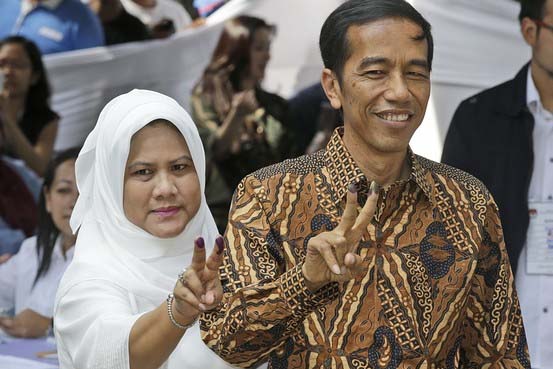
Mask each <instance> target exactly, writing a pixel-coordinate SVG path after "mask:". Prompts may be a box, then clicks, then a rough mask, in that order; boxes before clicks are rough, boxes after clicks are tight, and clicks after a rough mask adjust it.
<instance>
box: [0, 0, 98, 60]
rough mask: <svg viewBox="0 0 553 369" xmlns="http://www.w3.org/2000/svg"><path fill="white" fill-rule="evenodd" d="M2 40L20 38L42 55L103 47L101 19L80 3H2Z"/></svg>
mask: <svg viewBox="0 0 553 369" xmlns="http://www.w3.org/2000/svg"><path fill="white" fill-rule="evenodd" d="M0 14H2V16H1V17H0V38H4V37H6V36H9V35H20V36H23V37H26V38H28V39H30V40H32V41H33V42H35V43H36V44H37V46H38V48H39V49H40V51H41V52H42V54H44V55H46V54H52V53H59V52H63V51H71V50H78V49H86V48H89V47H96V46H103V45H104V34H103V32H102V25H101V24H100V21H99V19H98V17H96V15H95V14H94V13H93V12H92V11H91V10H90V9H89V8H88V7H87V6H86V5H85V4H82V3H81V1H79V0H2V1H0Z"/></svg>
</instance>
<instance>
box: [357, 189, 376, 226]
mask: <svg viewBox="0 0 553 369" xmlns="http://www.w3.org/2000/svg"><path fill="white" fill-rule="evenodd" d="M378 188H379V186H378V184H377V183H376V182H375V181H372V182H371V186H370V189H369V197H368V198H367V201H366V202H365V205H363V208H362V209H361V211H360V212H359V215H358V216H357V219H356V220H355V225H354V226H353V229H354V230H355V231H356V232H360V233H361V234H362V233H363V232H365V230H366V229H367V226H368V225H369V223H370V222H371V220H372V219H373V217H374V213H375V211H376V204H377V202H378Z"/></svg>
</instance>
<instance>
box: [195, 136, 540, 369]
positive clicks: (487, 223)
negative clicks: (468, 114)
mask: <svg viewBox="0 0 553 369" xmlns="http://www.w3.org/2000/svg"><path fill="white" fill-rule="evenodd" d="M341 132H342V131H340V130H339V129H338V130H337V131H336V132H335V133H334V135H333V136H332V138H331V141H330V142H329V144H328V145H327V147H326V150H323V151H320V152H318V153H316V154H314V155H311V156H304V157H300V158H297V159H294V160H288V161H284V162H282V163H280V164H277V165H274V166H271V167H267V168H264V169H262V170H259V171H257V172H255V173H253V174H251V175H250V176H248V177H246V178H245V179H244V180H243V181H242V182H241V183H240V185H239V187H238V188H237V190H236V193H235V197H234V199H233V205H232V208H231V214H230V220H229V226H228V228H227V232H226V235H225V237H226V242H227V248H226V251H225V261H224V264H223V266H222V268H221V279H222V282H223V285H224V291H225V294H224V297H223V301H222V303H221V305H220V306H219V307H218V308H217V309H215V310H213V311H212V312H210V313H207V314H204V315H203V317H202V337H203V339H204V341H205V342H206V343H207V345H208V346H210V347H211V348H212V349H213V350H214V351H215V352H217V353H218V354H219V355H220V356H221V357H222V358H224V359H225V360H227V361H228V362H230V363H234V364H238V365H241V366H244V367H248V366H252V365H254V364H256V363H258V362H261V361H263V360H267V359H268V360H269V362H270V365H269V367H270V368H530V363H529V356H528V349H527V345H526V339H525V335H524V327H523V322H522V318H521V314H520V308H519V303H518V299H517V294H516V291H515V288H514V284H513V276H512V273H511V268H510V265H509V260H508V256H507V253H506V251H505V245H504V243H503V235H502V229H501V223H500V220H499V216H498V210H497V206H496V204H495V203H494V201H493V199H492V197H491V196H490V194H489V192H488V191H487V189H486V188H485V187H484V185H482V183H481V182H479V181H478V180H477V179H475V178H474V177H471V176H470V175H468V174H466V173H464V172H462V171H459V170H457V169H454V168H452V167H449V166H446V165H443V164H439V163H435V162H432V161H430V160H427V159H424V158H422V157H420V156H417V155H414V154H412V153H411V152H409V155H408V159H409V161H410V165H411V175H410V178H409V179H408V180H405V181H398V182H396V183H394V184H392V185H390V186H388V187H386V188H382V189H381V190H380V191H379V194H378V196H379V198H378V203H377V210H376V213H375V216H374V218H373V220H372V222H371V223H370V224H369V225H368V227H367V230H366V234H365V236H364V237H363V239H362V241H361V242H360V244H359V247H358V249H357V252H358V254H359V255H360V256H361V257H362V260H363V268H364V271H365V273H362V274H361V275H360V276H358V277H357V278H356V279H354V280H351V281H349V282H346V283H340V284H338V283H331V284H328V285H326V286H325V287H323V288H321V289H320V290H318V291H317V292H315V293H311V292H310V291H309V290H308V288H307V287H306V284H305V280H304V277H303V274H302V272H301V268H302V263H303V261H304V259H305V253H306V249H307V244H308V242H309V240H310V239H311V238H312V237H314V236H316V235H318V234H320V233H321V232H325V231H329V230H332V229H333V228H334V227H336V226H337V224H338V223H339V221H340V219H341V213H342V211H343V209H344V206H345V199H346V192H347V188H348V185H349V184H351V183H356V184H358V187H360V188H361V191H360V194H361V196H360V198H361V199H362V200H361V202H362V201H364V200H363V198H366V192H367V187H368V186H367V183H368V182H369V183H370V179H367V178H365V176H364V175H363V173H362V172H361V170H360V169H359V167H358V166H357V165H356V163H355V161H354V160H353V158H352V157H351V155H350V154H349V152H348V150H347V148H346V147H345V146H344V143H343V141H342V138H341V134H342V133H341ZM363 194H365V196H364V195H363Z"/></svg>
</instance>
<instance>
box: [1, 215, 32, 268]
mask: <svg viewBox="0 0 553 369" xmlns="http://www.w3.org/2000/svg"><path fill="white" fill-rule="evenodd" d="M25 238H26V236H25V233H23V231H22V230H20V229H12V228H10V227H9V226H8V225H7V224H6V222H5V221H4V219H2V218H0V255H3V254H16V253H17V251H19V248H20V246H21V243H22V242H23V240H24V239H25ZM0 265H3V264H0Z"/></svg>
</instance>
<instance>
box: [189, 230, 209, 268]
mask: <svg viewBox="0 0 553 369" xmlns="http://www.w3.org/2000/svg"><path fill="white" fill-rule="evenodd" d="M204 266H205V241H204V239H203V237H198V238H196V240H194V253H193V254H192V263H191V264H190V268H192V269H194V270H196V271H199V272H200V271H203V270H204Z"/></svg>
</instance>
